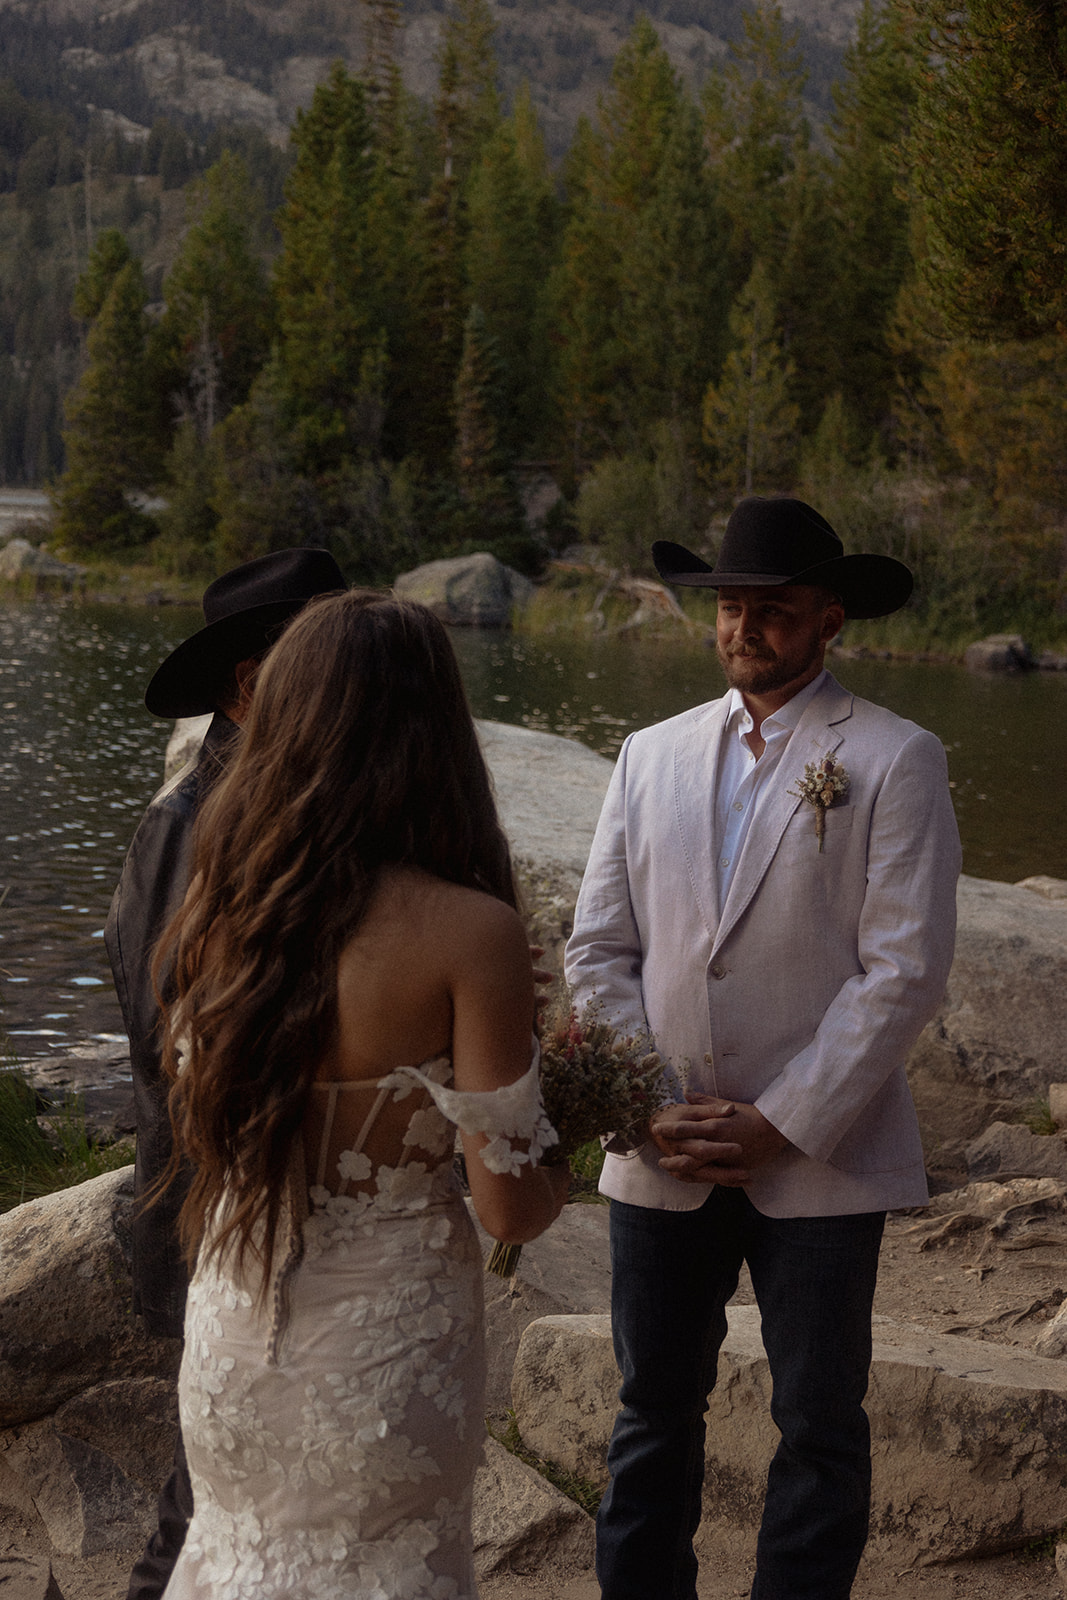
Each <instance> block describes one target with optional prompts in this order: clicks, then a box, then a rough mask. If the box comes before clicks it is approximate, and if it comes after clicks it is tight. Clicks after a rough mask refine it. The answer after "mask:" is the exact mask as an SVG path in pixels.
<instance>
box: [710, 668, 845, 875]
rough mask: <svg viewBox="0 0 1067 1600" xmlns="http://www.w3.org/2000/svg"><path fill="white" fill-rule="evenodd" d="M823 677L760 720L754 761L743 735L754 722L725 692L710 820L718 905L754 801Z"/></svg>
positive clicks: (735, 696)
mask: <svg viewBox="0 0 1067 1600" xmlns="http://www.w3.org/2000/svg"><path fill="white" fill-rule="evenodd" d="M825 677H826V671H825V669H824V670H823V671H822V672H820V673H819V676H818V677H817V678H813V679H812V681H811V683H808V684H805V685H804V688H803V689H801V690H800V691H799V693H797V694H795V695H794V696H793V698H792V699H791V700H787V701H786V703H785V705H784V706H783V707H782V708H781V710H780V711H774V712H772V713H771V715H770V716H769V717H765V718H764V721H763V724H762V726H761V728H760V735H761V737H762V738H763V740H764V750H763V753H762V755H761V756H760V757H759V759H758V760H757V758H756V757H755V756H754V755H753V754H752V750H751V748H750V747H749V743H748V739H747V735H748V734H750V733H751V732H752V729H753V727H754V726H755V724H754V722H753V719H752V714H751V712H750V711H749V710H748V708H747V707H746V705H745V702H744V700H743V698H742V696H741V691H740V690H739V689H731V690H730V709H729V712H728V714H727V719H726V726H725V728H724V729H723V734H722V750H721V752H720V757H719V775H718V782H717V784H716V786H715V804H714V813H713V818H712V825H713V829H714V840H715V862H716V866H717V870H718V879H719V905H720V906H724V905H725V904H726V896H727V894H728V893H729V891H730V880H731V879H732V877H733V875H734V868H735V867H736V865H737V863H738V861H739V860H740V857H741V851H742V849H743V848H744V843H745V838H746V836H747V834H748V828H749V823H750V822H751V821H752V813H753V811H754V810H755V805H756V800H757V798H758V796H759V794H760V792H761V791H762V790H763V788H764V787H765V786H766V785H767V784H768V783H769V782H770V781H771V779H772V778H773V776H774V774H775V773H776V772H777V770H778V768H779V767H780V765H781V761H782V757H783V755H784V754H785V750H786V746H787V745H788V744H789V740H790V737H791V736H792V733H793V729H794V728H795V727H796V725H797V723H798V722H799V721H800V719H801V717H802V716H803V715H804V712H805V710H806V709H807V707H808V705H809V704H810V702H811V701H812V700H813V699H814V698H815V696H816V695H817V694H818V692H819V690H820V688H821V687H822V684H823V680H824V679H825ZM803 776H804V773H803V771H800V772H796V773H792V774H791V775H790V776H789V778H788V779H783V781H784V782H785V783H786V786H787V787H790V786H791V784H792V781H793V779H794V778H802V777H803Z"/></svg>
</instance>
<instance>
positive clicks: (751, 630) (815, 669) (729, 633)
mask: <svg viewBox="0 0 1067 1600" xmlns="http://www.w3.org/2000/svg"><path fill="white" fill-rule="evenodd" d="M843 621H844V610H843V608H842V606H841V603H840V602H839V601H838V600H836V599H835V598H834V596H833V595H831V594H830V593H829V591H828V590H826V589H819V588H816V587H815V586H814V585H812V584H798V583H794V584H775V585H770V586H766V585H764V586H757V585H752V586H750V587H745V588H736V589H735V588H724V589H720V590H719V607H718V618H717V622H716V630H715V632H716V647H717V649H718V654H719V661H720V663H721V665H722V670H723V672H724V673H725V674H726V681H727V683H729V684H730V686H731V688H734V689H740V690H741V693H742V694H752V695H765V694H775V695H783V696H784V699H788V698H789V696H790V695H791V694H796V692H797V691H798V690H799V689H802V688H803V687H804V685H805V684H806V683H810V682H811V680H812V679H813V678H814V677H816V676H817V674H818V673H819V672H821V671H822V663H823V656H824V655H825V654H826V646H827V644H828V643H829V642H830V640H831V639H832V638H833V637H834V635H835V634H837V633H838V632H839V631H840V629H841V624H842V623H843ZM784 699H783V703H784Z"/></svg>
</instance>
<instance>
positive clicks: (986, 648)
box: [963, 633, 1037, 672]
mask: <svg viewBox="0 0 1067 1600" xmlns="http://www.w3.org/2000/svg"><path fill="white" fill-rule="evenodd" d="M963 663H964V666H966V667H968V668H969V669H970V671H971V672H1026V671H1028V670H1029V668H1031V667H1034V666H1036V665H1037V663H1036V662H1035V660H1034V658H1033V655H1032V654H1031V651H1030V646H1029V645H1028V644H1027V642H1026V640H1025V639H1024V638H1023V636H1022V634H1021V633H991V634H990V635H989V637H988V638H986V639H976V640H975V642H974V644H969V645H968V646H967V648H966V650H965V651H964V652H963Z"/></svg>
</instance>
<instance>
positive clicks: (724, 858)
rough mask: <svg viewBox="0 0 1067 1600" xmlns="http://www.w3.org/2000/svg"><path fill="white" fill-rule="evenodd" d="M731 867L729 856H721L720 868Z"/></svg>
mask: <svg viewBox="0 0 1067 1600" xmlns="http://www.w3.org/2000/svg"><path fill="white" fill-rule="evenodd" d="M729 865H730V857H729V856H720V857H719V866H720V867H728V866H729Z"/></svg>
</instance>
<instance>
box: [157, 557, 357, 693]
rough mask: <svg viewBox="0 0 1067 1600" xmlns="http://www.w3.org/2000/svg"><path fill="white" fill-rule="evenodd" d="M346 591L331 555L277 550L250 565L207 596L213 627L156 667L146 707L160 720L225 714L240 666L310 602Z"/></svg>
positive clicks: (237, 570) (225, 578)
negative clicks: (221, 705) (223, 705)
mask: <svg viewBox="0 0 1067 1600" xmlns="http://www.w3.org/2000/svg"><path fill="white" fill-rule="evenodd" d="M344 587H345V580H344V578H343V577H342V576H341V569H340V567H339V566H338V565H337V562H336V561H335V560H334V559H333V556H331V555H330V554H329V552H328V551H326V550H275V551H274V552H273V553H272V554H271V555H269V556H260V557H259V558H258V560H256V561H246V562H245V564H244V565H243V566H241V567H234V569H233V571H232V572H224V573H223V575H222V577H221V578H216V579H215V582H214V583H212V584H209V586H208V587H207V589H205V591H204V621H205V623H206V627H203V628H201V629H200V631H199V633H194V634H193V635H192V636H191V638H188V639H186V640H185V641H184V643H182V644H180V645H179V646H178V648H177V649H176V650H173V651H171V653H170V655H169V656H168V657H167V659H166V660H165V661H164V662H163V663H162V664H161V665H160V667H159V668H158V669H157V671H156V674H155V676H154V677H153V679H152V681H151V683H150V684H149V685H148V688H147V689H146V691H145V697H144V703H145V705H146V706H147V707H148V709H149V711H151V712H152V714H153V715H154V716H157V717H200V716H204V715H205V714H206V713H207V712H209V711H215V710H217V709H218V705H217V702H218V697H219V695H220V694H222V693H224V692H225V690H226V687H227V684H228V681H229V677H230V674H231V673H232V671H233V669H234V667H235V666H236V665H237V663H238V662H239V661H245V660H247V659H248V657H249V656H258V655H262V654H263V652H264V651H265V650H267V649H269V647H270V646H271V645H272V644H273V643H274V640H275V639H276V638H277V636H278V634H279V633H280V632H281V629H282V627H283V626H284V624H285V623H287V622H288V621H289V619H290V618H291V617H295V616H296V613H297V612H298V611H301V610H303V608H304V606H306V605H307V603H308V601H309V600H313V599H314V598H315V597H316V596H317V595H320V594H332V593H333V592H334V591H335V590H337V589H343V588H344Z"/></svg>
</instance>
